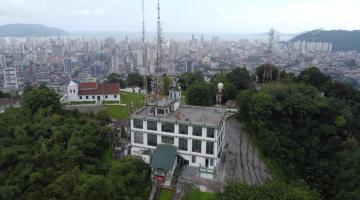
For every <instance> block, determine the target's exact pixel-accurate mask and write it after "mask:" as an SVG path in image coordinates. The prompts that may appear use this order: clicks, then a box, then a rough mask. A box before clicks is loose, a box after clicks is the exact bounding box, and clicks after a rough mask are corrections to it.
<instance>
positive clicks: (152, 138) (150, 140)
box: [134, 132, 214, 155]
mask: <svg viewBox="0 0 360 200" xmlns="http://www.w3.org/2000/svg"><path fill="white" fill-rule="evenodd" d="M134 142H135V143H137V144H144V134H143V133H142V132H134ZM161 143H165V144H175V141H174V137H171V136H161ZM157 144H158V141H157V135H155V134H148V135H147V145H149V146H154V147H155V146H157ZM201 145H202V142H201V140H192V145H191V147H192V148H191V151H192V152H194V153H201ZM178 147H179V150H181V151H188V139H186V138H179V146H178ZM206 154H209V155H213V154H214V142H206Z"/></svg>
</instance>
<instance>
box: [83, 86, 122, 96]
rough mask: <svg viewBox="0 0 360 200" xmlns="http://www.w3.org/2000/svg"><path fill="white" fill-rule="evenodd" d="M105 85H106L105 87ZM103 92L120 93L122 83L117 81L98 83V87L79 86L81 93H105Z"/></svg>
mask: <svg viewBox="0 0 360 200" xmlns="http://www.w3.org/2000/svg"><path fill="white" fill-rule="evenodd" d="M103 86H104V87H103ZM103 94H106V95H108V94H120V85H119V84H117V83H108V84H104V85H98V87H97V88H96V89H90V90H89V89H81V88H79V95H103Z"/></svg>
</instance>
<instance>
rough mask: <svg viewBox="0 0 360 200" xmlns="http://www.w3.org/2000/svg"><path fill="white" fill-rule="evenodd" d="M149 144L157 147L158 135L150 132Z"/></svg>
mask: <svg viewBox="0 0 360 200" xmlns="http://www.w3.org/2000/svg"><path fill="white" fill-rule="evenodd" d="M147 143H148V145H149V146H153V147H156V146H157V135H154V134H148V142H147Z"/></svg>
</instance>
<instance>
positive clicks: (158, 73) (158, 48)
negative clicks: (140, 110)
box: [155, 0, 163, 97]
mask: <svg viewBox="0 0 360 200" xmlns="http://www.w3.org/2000/svg"><path fill="white" fill-rule="evenodd" d="M157 10H158V20H157V44H156V70H155V77H156V78H155V79H156V80H155V84H156V86H155V96H156V97H159V96H160V95H161V93H162V91H163V90H162V79H161V77H160V76H161V63H162V62H161V58H162V57H161V45H162V36H161V31H162V28H161V21H160V0H158V3H157Z"/></svg>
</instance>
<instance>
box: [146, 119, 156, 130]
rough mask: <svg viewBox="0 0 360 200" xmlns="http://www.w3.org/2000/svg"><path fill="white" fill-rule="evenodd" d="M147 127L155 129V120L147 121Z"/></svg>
mask: <svg viewBox="0 0 360 200" xmlns="http://www.w3.org/2000/svg"><path fill="white" fill-rule="evenodd" d="M147 129H148V130H151V131H157V122H156V121H147Z"/></svg>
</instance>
